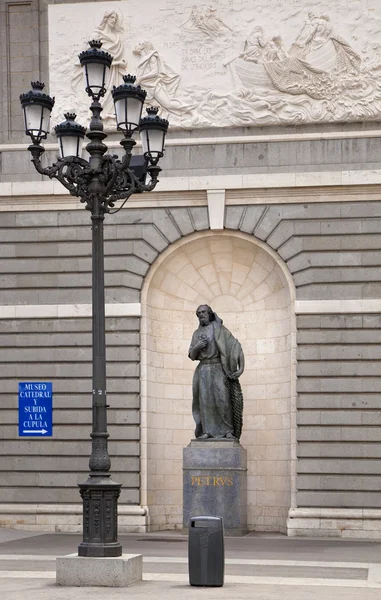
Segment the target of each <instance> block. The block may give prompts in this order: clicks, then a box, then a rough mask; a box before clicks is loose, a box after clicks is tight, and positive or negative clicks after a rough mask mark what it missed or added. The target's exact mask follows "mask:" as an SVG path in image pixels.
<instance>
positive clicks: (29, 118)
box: [20, 81, 54, 144]
mask: <svg viewBox="0 0 381 600" xmlns="http://www.w3.org/2000/svg"><path fill="white" fill-rule="evenodd" d="M31 85H32V89H31V91H30V92H27V93H26V94H21V95H20V102H21V106H22V109H23V112H24V124H25V133H26V134H27V135H29V136H30V137H31V138H32V140H33V143H35V144H39V143H40V142H41V140H42V139H46V137H47V135H48V133H49V127H50V113H51V112H52V109H53V106H54V98H51V97H50V96H48V95H47V94H44V93H43V91H42V90H43V89H44V87H45V84H43V83H41V82H40V81H32V82H31Z"/></svg>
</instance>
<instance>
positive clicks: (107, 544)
mask: <svg viewBox="0 0 381 600" xmlns="http://www.w3.org/2000/svg"><path fill="white" fill-rule="evenodd" d="M121 487H122V486H121V484H120V483H115V482H114V481H112V480H111V478H110V476H109V475H107V474H103V475H101V474H98V475H90V477H89V479H88V480H87V481H86V482H85V483H80V484H79V488H80V494H81V496H82V499H83V541H82V542H81V543H80V544H79V546H78V556H87V557H91V556H93V557H100V558H111V557H117V556H121V555H122V545H121V544H120V543H119V541H118V497H119V495H120V488H121Z"/></svg>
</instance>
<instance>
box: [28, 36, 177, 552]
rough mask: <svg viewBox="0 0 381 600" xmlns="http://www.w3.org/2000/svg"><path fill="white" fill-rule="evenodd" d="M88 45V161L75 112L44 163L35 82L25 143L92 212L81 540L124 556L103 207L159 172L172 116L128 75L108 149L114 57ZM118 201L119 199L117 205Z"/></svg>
mask: <svg viewBox="0 0 381 600" xmlns="http://www.w3.org/2000/svg"><path fill="white" fill-rule="evenodd" d="M89 45H90V49H88V50H86V51H84V52H82V53H81V54H80V55H79V59H80V62H81V64H82V66H83V68H84V74H85V80H86V91H87V93H88V95H89V96H91V98H92V103H91V106H90V110H91V112H92V117H91V120H90V126H89V131H88V132H87V134H86V135H87V137H88V138H89V140H90V142H89V143H88V144H87V146H86V150H87V152H88V153H89V156H90V158H89V161H87V160H85V159H83V158H82V157H81V144H82V140H83V138H84V135H85V131H86V130H85V128H84V127H82V126H81V125H79V124H78V123H76V122H75V120H74V119H75V117H76V115H75V114H74V113H67V114H65V117H66V121H64V122H63V123H61V124H60V125H57V126H56V127H55V132H56V135H57V138H58V141H59V147H60V157H59V158H58V160H57V162H56V163H54V164H53V165H52V166H48V167H43V166H42V163H41V156H42V154H43V153H44V148H43V146H42V145H41V140H42V139H46V137H47V135H48V132H49V118H50V112H51V110H52V108H53V105H54V98H50V97H49V96H48V95H46V94H44V93H43V91H42V90H43V88H44V85H43V84H41V83H39V82H35V83H32V91H30V92H28V93H26V94H22V95H21V96H20V100H21V105H22V107H23V110H24V119H25V131H26V133H27V135H29V136H30V137H31V139H32V144H31V145H30V146H29V148H28V150H29V151H30V153H31V155H32V162H33V164H34V166H35V168H36V170H37V171H38V172H39V173H41V174H43V175H47V176H48V177H50V178H55V179H57V180H58V181H60V182H61V183H62V184H63V185H64V186H65V187H66V188H67V189H68V190H69V192H70V193H71V194H72V195H73V196H77V197H79V198H80V200H81V202H83V203H84V204H85V206H86V209H87V210H88V211H90V212H91V220H92V311H93V315H92V345H93V356H92V384H93V387H92V432H91V434H90V437H91V440H92V443H91V456H90V460H89V468H90V474H89V477H88V478H87V480H86V481H85V482H83V483H80V484H79V488H80V494H81V497H82V501H83V540H82V542H81V543H80V544H79V547H78V555H79V556H96V557H117V556H121V555H122V546H121V544H120V542H119V541H118V497H119V495H120V490H121V484H119V483H115V482H114V481H112V479H111V476H110V468H111V461H110V456H109V454H108V444H107V441H108V437H109V434H108V433H107V407H108V405H107V399H106V343H105V337H106V336H105V290H104V239H103V224H104V218H105V214H107V213H111V214H113V213H115V212H118V211H119V210H120V209H121V208H122V207H123V205H124V203H125V202H126V200H127V199H128V198H129V197H130V196H131V195H132V194H134V193H139V192H147V191H152V190H153V189H154V188H155V187H156V184H157V182H158V175H159V172H160V171H161V169H160V167H159V166H158V161H159V159H160V158H161V157H162V156H163V154H164V141H165V135H166V132H167V129H168V121H166V120H165V119H162V118H160V117H159V116H158V115H157V112H158V109H156V108H148V109H147V113H148V114H147V116H146V117H143V118H141V112H142V107H143V103H144V100H145V96H146V92H145V91H144V90H142V88H141V87H140V86H136V85H134V83H135V78H134V77H132V76H131V75H126V76H125V77H124V78H123V79H124V83H123V84H122V85H120V86H118V87H114V89H113V91H112V94H113V98H114V104H115V112H116V120H117V129H118V130H120V131H122V132H123V134H124V137H123V139H122V140H121V142H120V144H121V146H122V148H123V149H124V157H123V159H122V160H120V159H119V158H118V157H117V156H115V155H114V156H111V155H108V154H106V151H107V146H106V145H105V144H104V143H103V140H104V139H105V138H106V137H107V134H106V133H105V132H104V131H103V122H102V118H101V112H102V106H101V103H100V101H99V100H100V98H101V97H102V96H104V94H105V92H106V86H105V81H106V74H107V71H108V70H109V68H110V66H111V62H112V56H111V55H110V54H108V53H107V52H104V51H102V50H101V46H102V44H101V42H99V41H97V40H93V41H91V42H89ZM135 131H140V134H141V138H142V147H143V156H134V157H133V156H132V149H133V147H134V145H135V143H136V142H135V140H134V139H133V138H132V134H133V133H134V132H135ZM117 200H124V202H123V204H122V206H120V207H119V208H117V209H115V210H112V209H113V208H114V206H115V202H116V201H117Z"/></svg>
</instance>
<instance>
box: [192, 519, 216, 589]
mask: <svg viewBox="0 0 381 600" xmlns="http://www.w3.org/2000/svg"><path fill="white" fill-rule="evenodd" d="M188 567H189V583H190V585H198V586H213V587H221V586H222V585H224V569H225V550H224V529H223V523H222V517H191V519H190V522H189V538H188Z"/></svg>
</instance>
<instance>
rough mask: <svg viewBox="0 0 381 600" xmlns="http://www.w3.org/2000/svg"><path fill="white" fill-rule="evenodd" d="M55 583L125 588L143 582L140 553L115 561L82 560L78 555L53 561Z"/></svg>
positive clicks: (111, 559) (125, 555) (124, 556)
mask: <svg viewBox="0 0 381 600" xmlns="http://www.w3.org/2000/svg"><path fill="white" fill-rule="evenodd" d="M56 566H57V569H56V582H57V585H62V586H80V587H90V586H96V587H127V586H129V585H132V584H134V583H137V582H139V581H141V580H142V576H143V557H142V555H141V554H123V555H122V556H120V557H117V558H98V557H96V558H95V557H94V558H93V557H83V556H77V554H69V555H68V556H60V557H58V558H57V560H56Z"/></svg>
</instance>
